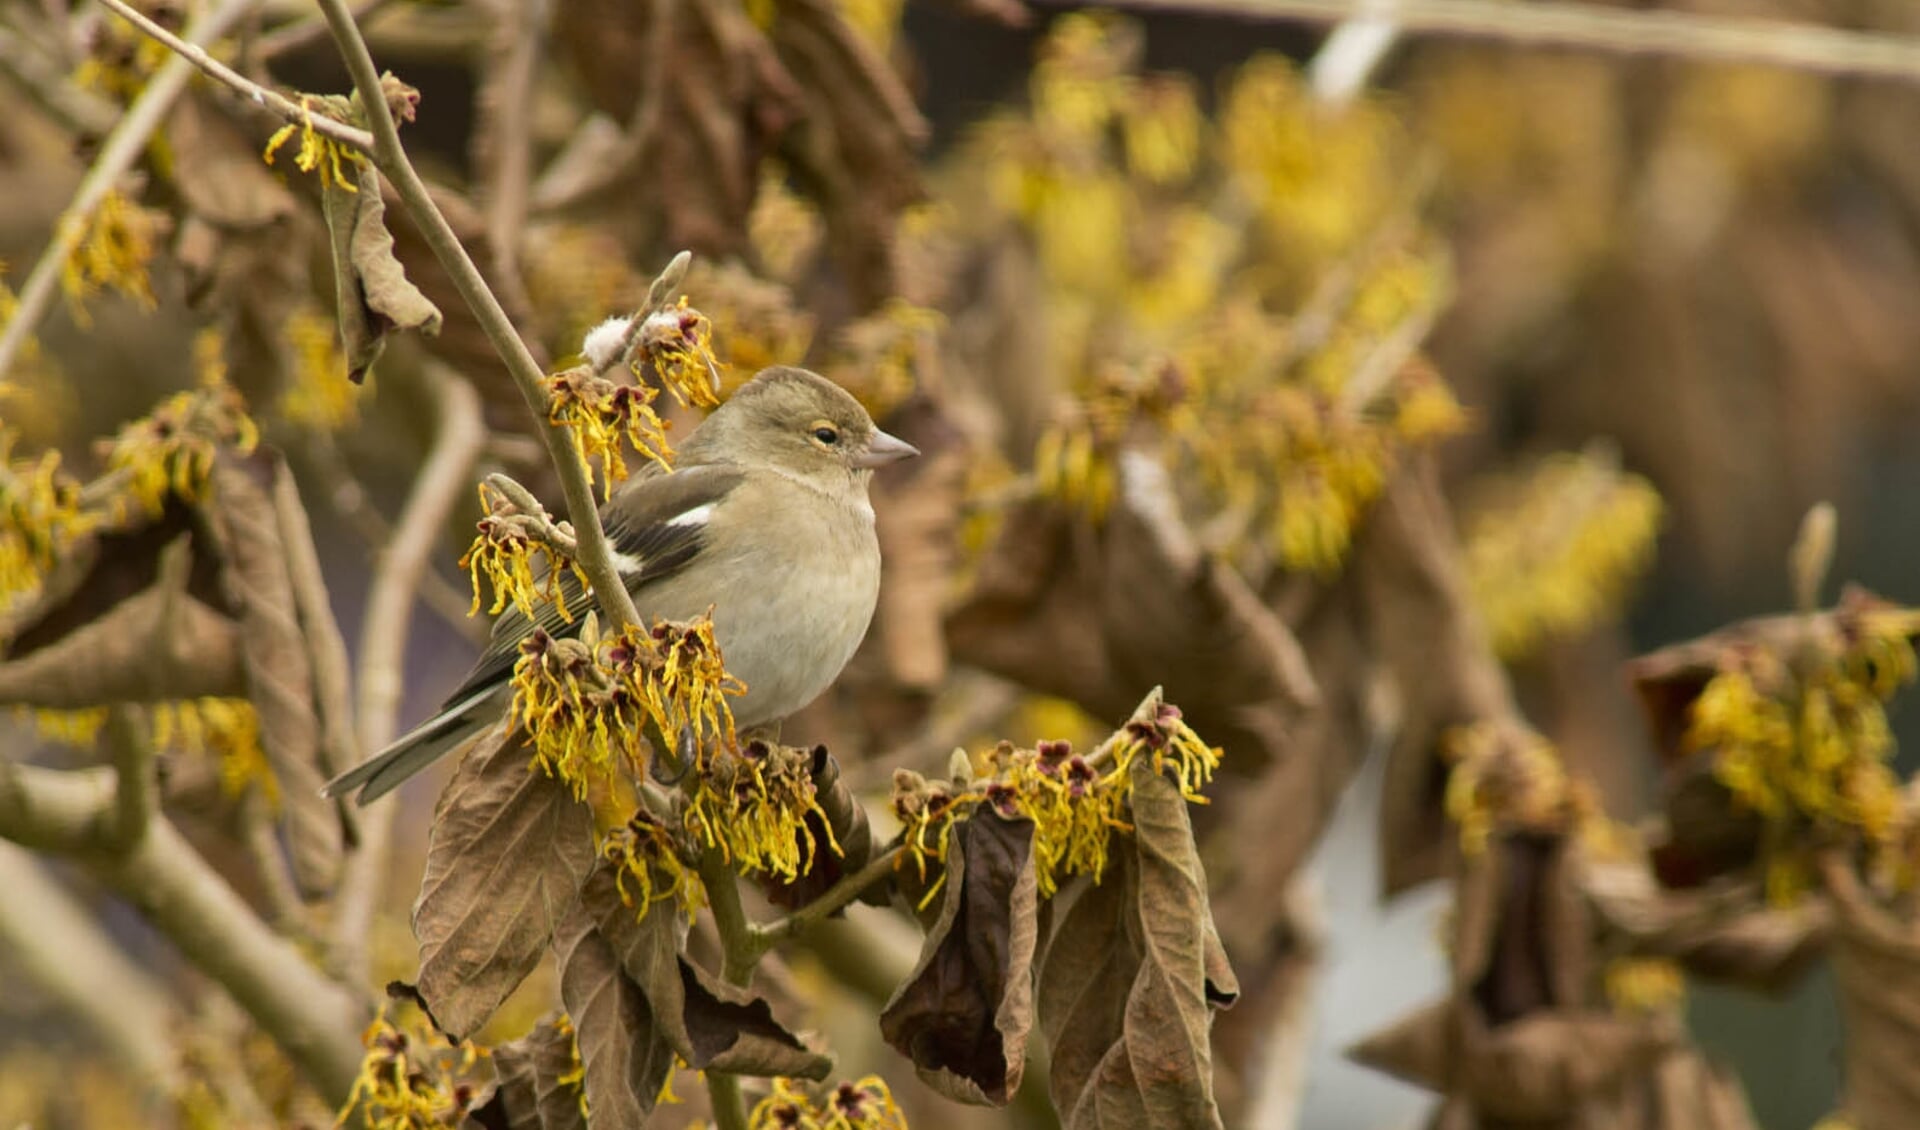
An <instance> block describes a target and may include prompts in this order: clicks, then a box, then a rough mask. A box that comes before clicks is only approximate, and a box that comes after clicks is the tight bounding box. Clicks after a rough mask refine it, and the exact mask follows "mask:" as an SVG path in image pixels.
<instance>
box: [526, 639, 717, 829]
mask: <svg viewBox="0 0 1920 1130" xmlns="http://www.w3.org/2000/svg"><path fill="white" fill-rule="evenodd" d="M745 689H746V688H745V686H744V685H743V684H741V683H740V681H739V680H738V679H735V678H733V677H732V676H730V675H728V674H727V673H726V668H725V666H724V665H723V664H722V662H721V659H720V650H719V647H718V645H716V644H715V643H714V641H713V621H712V620H710V619H707V618H704V617H703V618H701V619H699V620H696V621H693V622H692V623H689V624H669V623H665V622H661V623H657V624H655V625H654V627H653V628H652V629H651V630H648V629H644V628H639V627H629V628H627V629H625V630H623V631H620V632H617V633H614V634H611V635H607V636H602V635H601V634H600V631H599V628H598V624H597V620H596V618H595V617H593V616H591V615H589V616H588V617H587V622H586V623H585V624H584V625H583V626H582V630H581V634H580V638H578V639H555V638H553V637H552V636H549V635H548V634H547V633H545V632H543V631H540V630H538V629H536V630H535V631H534V632H533V633H532V634H531V635H529V636H528V637H527V639H526V641H525V642H523V643H522V644H521V645H520V658H519V660H518V661H516V662H515V664H514V668H513V691H514V696H513V706H512V709H511V711H510V715H509V716H510V718H511V719H512V720H513V722H514V723H516V724H519V725H522V726H525V727H526V730H527V733H528V735H529V736H530V737H531V738H532V740H533V746H534V763H535V764H536V765H538V766H540V767H541V768H542V769H544V770H546V771H547V772H548V773H550V774H552V775H553V776H554V777H556V778H558V779H559V780H562V781H565V782H567V783H568V784H569V785H571V786H572V788H573V791H574V795H575V796H578V797H580V798H582V799H585V798H586V797H587V796H588V794H589V793H590V792H591V791H593V790H594V789H595V788H596V787H598V786H601V785H603V784H606V783H608V782H609V781H610V779H611V776H612V774H613V771H614V770H615V768H616V767H622V766H624V767H627V768H629V769H631V770H633V771H635V772H636V773H637V772H638V771H640V770H641V769H643V768H644V765H645V759H646V752H647V746H646V732H647V727H648V726H649V725H652V726H653V727H654V728H655V729H656V731H657V732H658V733H659V734H661V735H663V736H665V737H666V738H667V740H673V739H674V738H675V737H677V736H680V735H684V734H691V735H693V736H694V738H695V740H696V741H697V742H700V741H712V742H717V743H723V744H724V745H726V746H728V747H731V746H732V745H733V743H734V737H733V711H732V709H731V708H730V707H729V706H728V705H727V701H726V700H727V698H728V696H732V695H738V694H740V693H742V692H743V691H745Z"/></svg>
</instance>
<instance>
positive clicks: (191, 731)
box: [103, 698, 280, 806]
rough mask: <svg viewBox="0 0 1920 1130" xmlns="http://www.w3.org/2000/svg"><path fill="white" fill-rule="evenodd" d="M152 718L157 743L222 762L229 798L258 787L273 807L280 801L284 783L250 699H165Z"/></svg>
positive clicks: (223, 788) (221, 777)
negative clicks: (274, 766)
mask: <svg viewBox="0 0 1920 1130" xmlns="http://www.w3.org/2000/svg"><path fill="white" fill-rule="evenodd" d="M103 714H104V712H103ZM152 719H153V744H154V745H156V746H158V747H160V748H162V749H177V750H180V751H182V752H185V753H189V754H196V755H199V756H205V757H212V758H214V759H216V760H217V761H218V762H219V765H220V787H221V789H222V791H224V792H225V793H226V794H227V795H228V796H233V797H237V796H241V795H243V794H244V793H246V791H247V790H248V789H249V788H250V787H253V786H258V787H259V789H260V791H261V794H262V795H263V796H265V797H266V799H267V803H268V804H269V805H274V806H277V805H278V804H279V803H280V782H279V781H278V780H276V779H275V777H274V775H273V769H272V767H271V766H270V765H269V764H268V762H267V753H266V750H265V749H264V748H263V747H262V746H261V744H260V716H259V715H258V714H256V713H254V709H253V704H252V703H250V702H248V701H247V700H246V699H244V698H197V699H187V700H184V701H181V702H164V703H160V704H159V705H157V706H155V707H154V708H153V712H152Z"/></svg>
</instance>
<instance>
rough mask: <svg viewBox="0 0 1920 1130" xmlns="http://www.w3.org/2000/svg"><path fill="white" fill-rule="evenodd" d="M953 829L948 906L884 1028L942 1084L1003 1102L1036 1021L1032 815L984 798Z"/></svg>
mask: <svg viewBox="0 0 1920 1130" xmlns="http://www.w3.org/2000/svg"><path fill="white" fill-rule="evenodd" d="M952 837H953V838H952V841H951V843H950V844H949V846H948V848H947V871H946V885H945V887H944V888H943V890H942V898H941V904H940V912H939V916H938V917H937V918H935V919H934V922H933V925H932V927H931V928H929V929H928V931H927V937H926V942H925V944H924V945H923V946H922V947H921V951H920V961H919V964H918V965H917V966H915V968H914V970H913V973H912V974H911V975H909V976H908V978H907V979H906V981H905V982H903V983H902V984H901V985H900V987H899V988H898V989H896V990H895V991H894V994H893V999H891V1000H890V1001H888V1002H887V1005H886V1008H885V1009H884V1010H882V1011H881V1013H880V1034H881V1035H882V1036H883V1037H885V1039H886V1041H887V1043H889V1044H891V1045H892V1046H893V1048H894V1049H895V1050H896V1051H898V1052H900V1053H901V1054H902V1055H904V1056H906V1057H907V1058H908V1059H911V1060H912V1061H913V1065H914V1069H915V1070H916V1071H918V1072H919V1073H920V1078H921V1079H922V1080H924V1081H925V1082H926V1084H927V1085H928V1086H929V1087H932V1088H933V1089H934V1090H936V1091H938V1092H939V1093H941V1094H943V1095H945V1096H947V1097H948V1098H951V1099H958V1100H960V1101H962V1102H972V1103H984V1104H991V1105H994V1106H1002V1105H1005V1104H1006V1103H1007V1102H1008V1101H1009V1100H1011V1099H1012V1098H1013V1095H1014V1092H1015V1091H1017V1090H1019V1088H1020V1078H1021V1075H1022V1073H1023V1072H1024V1071H1025V1068H1026V1048H1027V1036H1028V1033H1029V1032H1030V1031H1031V1030H1032V1028H1033V955H1034V947H1035V944H1036V940H1037V936H1038V934H1037V931H1038V926H1039V894H1038V886H1037V883H1036V881H1035V877H1034V871H1033V822H1032V821H1031V820H1024V819H1020V820H1008V819H1004V818H1002V817H1001V816H1000V815H999V814H998V813H996V812H995V811H994V810H993V809H992V808H991V806H984V805H983V806H982V807H981V808H979V809H978V810H976V811H975V812H974V813H973V815H972V816H970V817H969V818H967V819H966V820H963V821H961V822H960V823H959V825H958V826H957V827H956V828H955V829H954V830H953V833H952Z"/></svg>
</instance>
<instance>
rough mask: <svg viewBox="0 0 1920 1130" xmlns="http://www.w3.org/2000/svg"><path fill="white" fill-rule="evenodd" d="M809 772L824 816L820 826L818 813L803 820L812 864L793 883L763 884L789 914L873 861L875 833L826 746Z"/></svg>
mask: <svg viewBox="0 0 1920 1130" xmlns="http://www.w3.org/2000/svg"><path fill="white" fill-rule="evenodd" d="M808 769H809V772H811V774H812V776H813V787H814V795H815V796H816V797H818V798H819V801H820V808H821V811H823V812H825V813H826V819H824V820H822V819H821V817H820V814H819V813H815V812H809V813H807V814H806V825H807V834H808V835H809V836H810V837H811V841H812V843H813V844H814V845H815V847H814V852H813V858H812V860H811V862H810V863H809V864H808V866H807V870H806V872H805V873H803V874H802V875H801V876H800V877H799V878H798V879H796V880H794V881H793V882H791V883H783V882H779V881H777V880H772V879H768V880H763V882H762V890H764V891H765V893H766V896H767V899H768V901H770V902H772V903H773V904H774V905H775V906H781V907H787V908H790V909H791V908H793V907H798V906H804V905H806V904H807V903H809V902H812V901H813V900H814V899H816V898H818V897H820V895H821V894H823V893H824V892H825V891H826V889H827V888H828V887H831V886H833V885H834V884H835V883H837V882H839V881H840V879H841V878H842V877H843V876H845V875H848V874H850V873H852V872H855V871H858V870H860V869H861V868H862V867H865V866H866V865H867V861H868V860H869V859H871V858H873V830H872V829H871V828H869V827H868V826H867V810H866V809H865V808H864V807H863V806H862V805H861V804H860V798H858V797H856V796H854V795H853V790H852V789H850V788H848V787H847V783H846V781H845V780H843V779H842V778H841V776H840V763H839V762H838V761H836V760H835V759H834V757H833V755H832V754H831V753H828V752H827V747H826V746H823V745H822V746H815V747H813V763H812V764H811V765H810V766H809V767H808ZM829 831H831V832H832V833H833V842H834V843H837V844H839V845H840V850H839V851H838V852H835V851H833V850H832V849H831V848H829V847H828V846H827V843H828V839H827V833H828V832H829Z"/></svg>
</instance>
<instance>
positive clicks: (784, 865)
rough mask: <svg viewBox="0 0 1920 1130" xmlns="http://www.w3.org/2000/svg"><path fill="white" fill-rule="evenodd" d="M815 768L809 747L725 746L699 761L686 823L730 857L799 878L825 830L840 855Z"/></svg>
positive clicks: (830, 845) (757, 743)
mask: <svg viewBox="0 0 1920 1130" xmlns="http://www.w3.org/2000/svg"><path fill="white" fill-rule="evenodd" d="M812 769H813V755H812V754H811V753H810V752H809V751H807V750H804V749H796V748H794V747H792V746H782V745H774V744H770V743H768V742H762V741H750V742H748V743H746V744H745V745H744V746H735V745H734V744H733V743H726V744H723V745H720V746H718V747H717V748H715V749H713V750H711V751H708V752H707V754H706V757H705V760H704V761H703V762H702V763H701V765H700V769H699V774H700V775H699V782H698V784H697V785H696V786H695V787H694V789H693V791H692V794H691V797H692V799H691V802H690V803H689V804H688V806H687V810H686V816H685V819H686V824H687V827H688V829H689V830H691V831H692V832H693V834H694V835H695V836H696V837H697V838H698V839H699V840H700V841H701V842H702V843H704V844H706V845H707V846H709V847H715V848H719V849H720V851H721V853H722V854H723V855H724V856H725V858H726V860H727V862H728V863H729V864H731V865H733V866H735V867H739V868H742V869H744V870H747V871H757V872H762V873H765V874H767V875H771V876H775V877H777V878H779V879H781V880H782V881H785V882H789V883H791V882H794V881H796V880H798V879H799V878H800V877H801V876H802V875H805V874H806V873H807V872H808V871H809V870H811V869H812V867H813V859H814V853H816V852H817V851H819V850H820V846H821V845H820V839H821V838H822V837H823V836H824V838H825V840H826V846H827V848H828V849H829V850H831V851H832V852H833V854H835V855H840V854H842V852H841V850H840V843H839V841H838V840H836V839H835V838H834V835H833V828H832V826H831V825H829V824H828V823H827V814H826V810H824V809H822V808H821V807H820V798H819V795H818V790H817V789H816V788H815V787H814V784H813V772H812ZM809 815H811V816H813V817H814V820H813V821H812V822H811V823H809V821H808V819H807V817H808V816H809ZM816 826H817V827H818V829H819V831H818V832H816V831H815V827H816Z"/></svg>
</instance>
